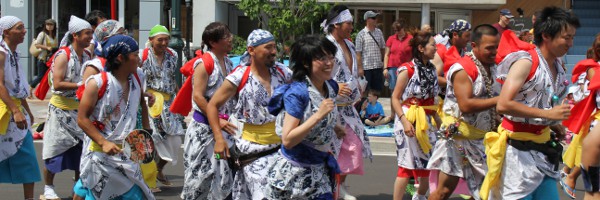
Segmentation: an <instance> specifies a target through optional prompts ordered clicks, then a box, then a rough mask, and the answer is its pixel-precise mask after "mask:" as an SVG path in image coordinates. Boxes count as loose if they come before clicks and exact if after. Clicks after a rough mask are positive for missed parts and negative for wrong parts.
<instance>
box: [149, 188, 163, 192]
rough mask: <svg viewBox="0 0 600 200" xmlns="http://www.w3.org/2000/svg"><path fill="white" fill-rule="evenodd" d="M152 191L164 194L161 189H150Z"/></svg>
mask: <svg viewBox="0 0 600 200" xmlns="http://www.w3.org/2000/svg"><path fill="white" fill-rule="evenodd" d="M150 191H151V192H152V193H159V192H162V190H161V189H160V188H159V187H155V188H150Z"/></svg>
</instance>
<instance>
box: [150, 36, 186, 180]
mask: <svg viewBox="0 0 600 200" xmlns="http://www.w3.org/2000/svg"><path fill="white" fill-rule="evenodd" d="M170 38H171V34H170V33H169V30H167V28H166V27H165V26H162V25H156V26H154V27H153V28H152V29H150V35H149V36H148V39H149V41H148V42H147V43H146V48H145V49H144V50H142V52H140V58H141V60H142V63H141V65H142V67H141V68H142V70H143V71H144V74H145V75H146V87H147V92H148V93H150V94H152V95H153V96H154V97H155V98H156V99H163V101H156V102H155V103H154V105H153V106H152V108H150V112H149V113H150V117H152V119H151V120H150V122H151V123H150V124H151V125H152V130H153V131H154V132H153V134H154V136H153V138H155V141H154V142H155V145H156V150H157V152H158V155H159V157H158V159H157V160H158V161H157V163H156V164H157V168H158V176H157V179H158V181H160V182H161V183H162V184H163V185H165V186H171V185H173V184H172V183H171V182H170V181H169V179H168V178H167V176H165V174H163V169H164V167H165V165H166V164H167V163H168V162H171V164H172V165H175V164H177V159H178V158H179V150H180V149H181V143H182V141H181V140H182V137H181V136H183V135H185V132H184V130H183V126H182V124H181V118H182V116H181V115H179V114H176V113H172V112H171V111H169V107H171V104H172V103H173V98H174V96H175V94H176V93H177V91H178V90H179V88H178V86H177V83H176V81H175V70H179V66H177V56H178V55H177V52H175V50H173V49H171V48H169V47H168V45H169V40H170ZM161 102H162V103H161Z"/></svg>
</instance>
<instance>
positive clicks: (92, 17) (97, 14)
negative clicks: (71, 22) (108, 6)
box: [85, 10, 106, 27]
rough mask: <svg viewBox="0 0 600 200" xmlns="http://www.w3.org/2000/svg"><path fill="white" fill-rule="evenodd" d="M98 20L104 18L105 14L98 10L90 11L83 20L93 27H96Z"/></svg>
mask: <svg viewBox="0 0 600 200" xmlns="http://www.w3.org/2000/svg"><path fill="white" fill-rule="evenodd" d="M98 18H105V19H106V14H104V12H102V11H100V10H92V11H90V12H89V13H88V14H87V15H85V20H86V21H87V22H88V23H90V24H91V25H92V26H93V27H96V26H98V24H99V23H98Z"/></svg>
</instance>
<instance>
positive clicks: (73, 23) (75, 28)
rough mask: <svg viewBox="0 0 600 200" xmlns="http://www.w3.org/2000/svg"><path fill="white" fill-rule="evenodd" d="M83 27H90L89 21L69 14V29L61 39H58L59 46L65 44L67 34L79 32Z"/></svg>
mask: <svg viewBox="0 0 600 200" xmlns="http://www.w3.org/2000/svg"><path fill="white" fill-rule="evenodd" d="M85 29H92V25H91V24H90V23H89V22H87V21H85V20H83V19H80V18H79V17H75V16H74V15H71V19H70V20H69V31H67V33H65V36H64V37H63V39H62V40H60V46H61V47H62V46H66V45H67V42H68V38H69V35H71V34H73V33H79V32H80V31H82V30H85Z"/></svg>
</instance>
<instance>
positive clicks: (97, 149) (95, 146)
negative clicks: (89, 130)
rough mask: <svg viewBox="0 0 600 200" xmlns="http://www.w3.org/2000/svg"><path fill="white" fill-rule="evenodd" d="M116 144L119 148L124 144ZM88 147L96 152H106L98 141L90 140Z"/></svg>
mask: <svg viewBox="0 0 600 200" xmlns="http://www.w3.org/2000/svg"><path fill="white" fill-rule="evenodd" d="M116 145H117V146H118V147H119V148H121V149H123V145H121V144H116ZM88 149H89V150H90V151H95V152H104V151H102V147H101V146H100V145H99V144H98V143H96V142H94V141H92V142H90V147H89V148H88Z"/></svg>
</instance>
